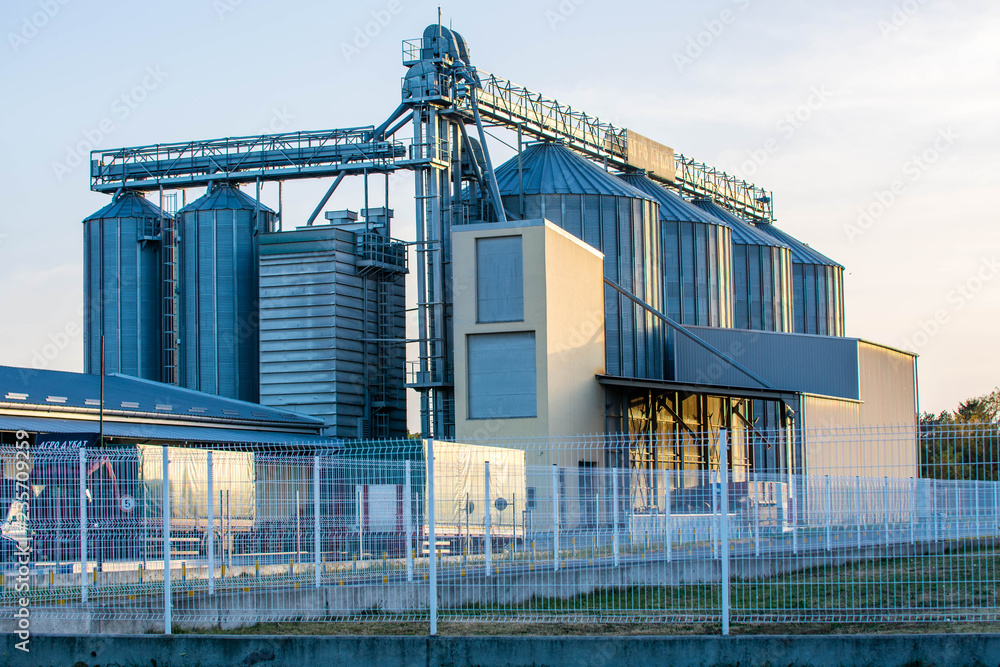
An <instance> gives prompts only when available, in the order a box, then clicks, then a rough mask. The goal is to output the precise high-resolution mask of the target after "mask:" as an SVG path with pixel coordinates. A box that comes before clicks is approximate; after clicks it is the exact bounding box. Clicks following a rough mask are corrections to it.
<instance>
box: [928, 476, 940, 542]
mask: <svg viewBox="0 0 1000 667" xmlns="http://www.w3.org/2000/svg"><path fill="white" fill-rule="evenodd" d="M928 481H929V482H930V485H931V521H932V524H931V525H932V537H933V539H934V541H935V542H937V541H938V515H937V488H936V486H937V484H935V481H934V480H933V479H932V480H928Z"/></svg>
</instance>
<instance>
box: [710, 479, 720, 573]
mask: <svg viewBox="0 0 1000 667" xmlns="http://www.w3.org/2000/svg"><path fill="white" fill-rule="evenodd" d="M715 480H716V474H715V471H714V470H709V471H708V488H709V493H711V495H712V520H711V522H709V535H710V537H711V538H712V558H718V557H719V494H718V493H716V491H715Z"/></svg>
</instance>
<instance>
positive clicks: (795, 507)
mask: <svg viewBox="0 0 1000 667" xmlns="http://www.w3.org/2000/svg"><path fill="white" fill-rule="evenodd" d="M788 479H789V480H790V482H791V483H790V484H789V485H788V493H790V494H791V496H792V553H793V554H797V553H799V504H798V503H799V501H798V496H799V494H798V493H796V492H795V486H796V484H797V482H796V480H795V474H794V473H793V474H790V475H789V476H788Z"/></svg>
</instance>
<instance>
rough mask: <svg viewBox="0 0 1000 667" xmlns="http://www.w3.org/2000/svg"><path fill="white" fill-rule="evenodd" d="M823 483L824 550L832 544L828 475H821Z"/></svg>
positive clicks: (828, 549)
mask: <svg viewBox="0 0 1000 667" xmlns="http://www.w3.org/2000/svg"><path fill="white" fill-rule="evenodd" d="M823 483H824V485H825V486H826V489H825V491H826V493H825V495H826V550H827V551H830V549H832V548H833V545H832V544H831V542H832V541H833V540H832V535H831V533H832V532H833V522H832V520H831V518H830V512H831V509H832V508H831V507H830V505H831V503H830V476H829V475H824V476H823Z"/></svg>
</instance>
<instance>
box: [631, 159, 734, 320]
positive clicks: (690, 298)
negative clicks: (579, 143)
mask: <svg viewBox="0 0 1000 667" xmlns="http://www.w3.org/2000/svg"><path fill="white" fill-rule="evenodd" d="M619 178H621V179H622V180H623V181H625V182H626V183H628V184H629V185H631V186H632V187H634V188H636V189H638V190H641V191H642V192H645V193H646V194H648V195H650V196H652V197H653V198H654V199H656V201H657V203H658V204H659V207H660V235H661V238H662V240H663V260H662V268H663V286H664V295H665V302H666V308H665V310H664V312H665V313H666V315H667V316H668V317H671V318H673V319H674V320H676V321H677V322H680V323H681V324H691V325H695V326H708V327H731V326H733V304H732V300H731V299H732V295H733V272H732V257H731V256H730V250H731V243H732V241H731V232H730V229H729V225H728V224H727V223H726V222H725V221H723V220H720V219H719V218H716V217H713V216H711V215H709V214H707V213H705V212H704V211H702V210H701V209H699V208H697V207H695V206H693V205H692V204H690V203H689V202H687V201H686V200H684V199H683V198H681V197H680V196H679V195H677V194H675V193H673V192H671V191H669V190H667V189H666V188H664V187H663V186H661V185H659V184H657V183H656V182H655V181H653V180H652V179H651V178H649V177H648V176H646V175H645V174H640V173H636V174H622V175H621V176H619Z"/></svg>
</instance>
